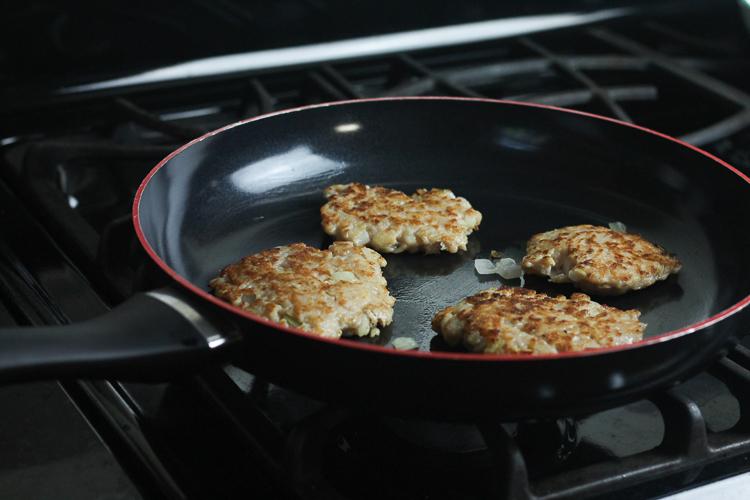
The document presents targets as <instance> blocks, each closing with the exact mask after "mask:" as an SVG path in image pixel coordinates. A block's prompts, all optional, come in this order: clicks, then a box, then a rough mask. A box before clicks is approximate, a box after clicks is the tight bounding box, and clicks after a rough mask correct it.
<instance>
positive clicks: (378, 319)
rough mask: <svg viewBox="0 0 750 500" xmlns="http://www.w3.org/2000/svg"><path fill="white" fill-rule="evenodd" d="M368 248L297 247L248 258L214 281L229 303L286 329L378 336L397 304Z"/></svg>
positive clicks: (381, 261) (343, 245)
mask: <svg viewBox="0 0 750 500" xmlns="http://www.w3.org/2000/svg"><path fill="white" fill-rule="evenodd" d="M385 264H386V262H385V259H383V257H381V256H380V255H379V254H378V253H377V252H374V251H373V250H370V249H369V248H361V247H357V246H355V245H353V244H352V243H349V242H336V243H334V244H333V245H331V246H330V247H328V250H318V249H317V248H312V247H309V246H307V245H305V244H304V243H294V244H292V245H288V246H281V247H276V248H272V249H270V250H264V251H262V252H260V253H257V254H254V255H249V256H247V257H245V258H243V259H242V260H240V261H239V262H237V263H235V264H232V265H230V266H227V267H226V268H225V269H224V270H223V271H222V272H221V274H220V275H219V277H217V278H214V279H213V280H211V282H210V286H211V288H213V290H214V293H215V294H216V295H217V296H218V297H221V298H222V299H224V300H225V301H227V302H229V303H231V304H233V305H235V306H237V307H241V308H242V309H246V310H248V311H252V312H254V313H255V314H259V315H261V316H264V317H266V318H268V319H270V320H272V321H276V322H278V323H281V324H283V325H288V326H294V327H297V328H301V329H303V330H306V331H308V332H311V333H315V334H318V335H321V336H323V337H334V338H339V337H341V335H342V334H345V335H346V334H352V335H358V336H360V337H363V336H367V335H370V336H376V335H378V333H380V330H379V329H378V327H379V326H385V325H388V324H390V323H391V321H392V318H393V304H394V302H395V301H396V299H394V298H393V297H391V296H390V295H389V293H388V288H387V283H386V281H385V278H384V277H383V274H382V272H381V269H380V268H381V267H384V266H385Z"/></svg>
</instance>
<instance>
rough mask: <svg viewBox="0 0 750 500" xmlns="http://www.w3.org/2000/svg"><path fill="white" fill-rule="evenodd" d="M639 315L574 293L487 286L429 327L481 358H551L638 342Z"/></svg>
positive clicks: (640, 330) (440, 314)
mask: <svg viewBox="0 0 750 500" xmlns="http://www.w3.org/2000/svg"><path fill="white" fill-rule="evenodd" d="M640 314H641V313H640V312H639V311H636V310H629V311H622V310H620V309H617V308H614V307H610V306H606V305H602V304H598V303H596V302H594V301H592V300H591V299H590V298H589V297H588V296H587V295H585V294H582V293H574V294H573V295H572V296H571V297H570V298H569V299H568V298H566V297H565V296H564V295H559V296H557V297H550V296H549V295H545V294H543V293H538V292H535V291H534V290H528V289H525V288H491V289H488V290H483V291H481V292H479V293H477V294H475V295H472V296H471V297H467V298H465V299H463V300H461V301H459V302H458V303H457V304H456V305H453V306H450V307H446V308H445V309H443V310H442V311H440V312H438V313H437V314H436V315H435V317H434V318H433V320H432V329H433V330H435V331H436V332H438V333H439V334H440V335H442V337H443V339H444V340H445V341H446V342H447V343H448V344H449V345H452V346H455V345H458V344H463V345H464V347H466V348H467V349H468V350H469V351H472V352H479V353H485V354H554V353H559V352H567V351H582V350H585V349H594V348H597V347H609V346H616V345H621V344H629V343H632V342H636V341H638V340H641V338H642V337H643V331H644V330H645V328H646V325H645V324H644V323H641V322H640V321H638V318H639V316H640Z"/></svg>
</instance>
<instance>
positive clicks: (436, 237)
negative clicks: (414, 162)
mask: <svg viewBox="0 0 750 500" xmlns="http://www.w3.org/2000/svg"><path fill="white" fill-rule="evenodd" d="M325 196H326V198H328V202H327V203H326V204H325V205H323V206H322V207H321V209H320V215H321V218H322V225H323V230H324V231H325V232H326V233H328V234H329V235H331V236H333V237H334V238H335V239H337V240H346V241H352V242H354V244H356V245H367V246H369V247H372V248H374V249H375V250H377V251H379V252H382V253H401V252H404V251H406V252H411V253H414V252H420V251H422V252H425V253H439V252H440V251H445V252H449V253H456V252H458V251H459V250H466V244H467V241H468V236H469V234H471V232H472V231H474V230H476V229H477V228H478V227H479V223H480V222H481V221H482V214H481V213H479V212H478V211H477V210H474V209H473V208H472V207H471V204H470V203H469V202H468V201H467V200H466V199H464V198H460V197H456V195H454V194H453V192H452V191H450V190H448V189H418V190H417V191H416V192H415V193H414V194H412V195H411V196H407V195H406V194H405V193H403V192H401V191H397V190H395V189H388V188H385V187H381V186H372V187H371V186H366V185H364V184H359V183H351V184H336V185H333V186H329V187H328V188H327V189H326V190H325Z"/></svg>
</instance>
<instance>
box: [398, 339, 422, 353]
mask: <svg viewBox="0 0 750 500" xmlns="http://www.w3.org/2000/svg"><path fill="white" fill-rule="evenodd" d="M393 347H394V348H395V349H397V350H399V351H409V350H411V349H416V348H417V341H416V340H414V339H413V338H410V337H398V338H395V339H393Z"/></svg>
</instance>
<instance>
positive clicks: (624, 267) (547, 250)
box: [522, 224, 682, 295]
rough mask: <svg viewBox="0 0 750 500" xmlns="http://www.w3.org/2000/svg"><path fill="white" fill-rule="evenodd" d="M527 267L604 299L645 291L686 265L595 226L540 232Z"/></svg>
mask: <svg viewBox="0 0 750 500" xmlns="http://www.w3.org/2000/svg"><path fill="white" fill-rule="evenodd" d="M522 266H523V269H524V271H525V272H526V273H528V274H537V275H541V276H549V278H550V281H551V282H553V283H573V285H574V286H576V287H577V288H580V289H582V290H584V291H586V292H589V293H595V294H599V295H618V294H622V293H625V292H627V291H629V290H640V289H641V288H645V287H647V286H651V285H653V284H654V283H655V282H657V281H660V280H664V279H666V278H667V277H668V276H669V275H670V274H675V273H677V272H679V270H680V269H681V267H682V265H681V264H680V261H679V260H678V259H677V257H675V256H674V255H671V254H669V253H668V252H667V251H666V250H664V249H663V248H661V247H659V246H657V245H654V244H653V243H651V242H649V241H647V240H645V239H643V238H642V237H641V236H639V235H637V234H632V233H623V232H618V231H614V230H612V229H609V228H606V227H601V226H592V225H590V224H583V225H580V226H568V227H563V228H561V229H554V230H552V231H547V232H545V233H539V234H535V235H534V236H532V237H531V239H530V240H529V241H528V243H527V245H526V256H525V257H524V258H523V263H522Z"/></svg>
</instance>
